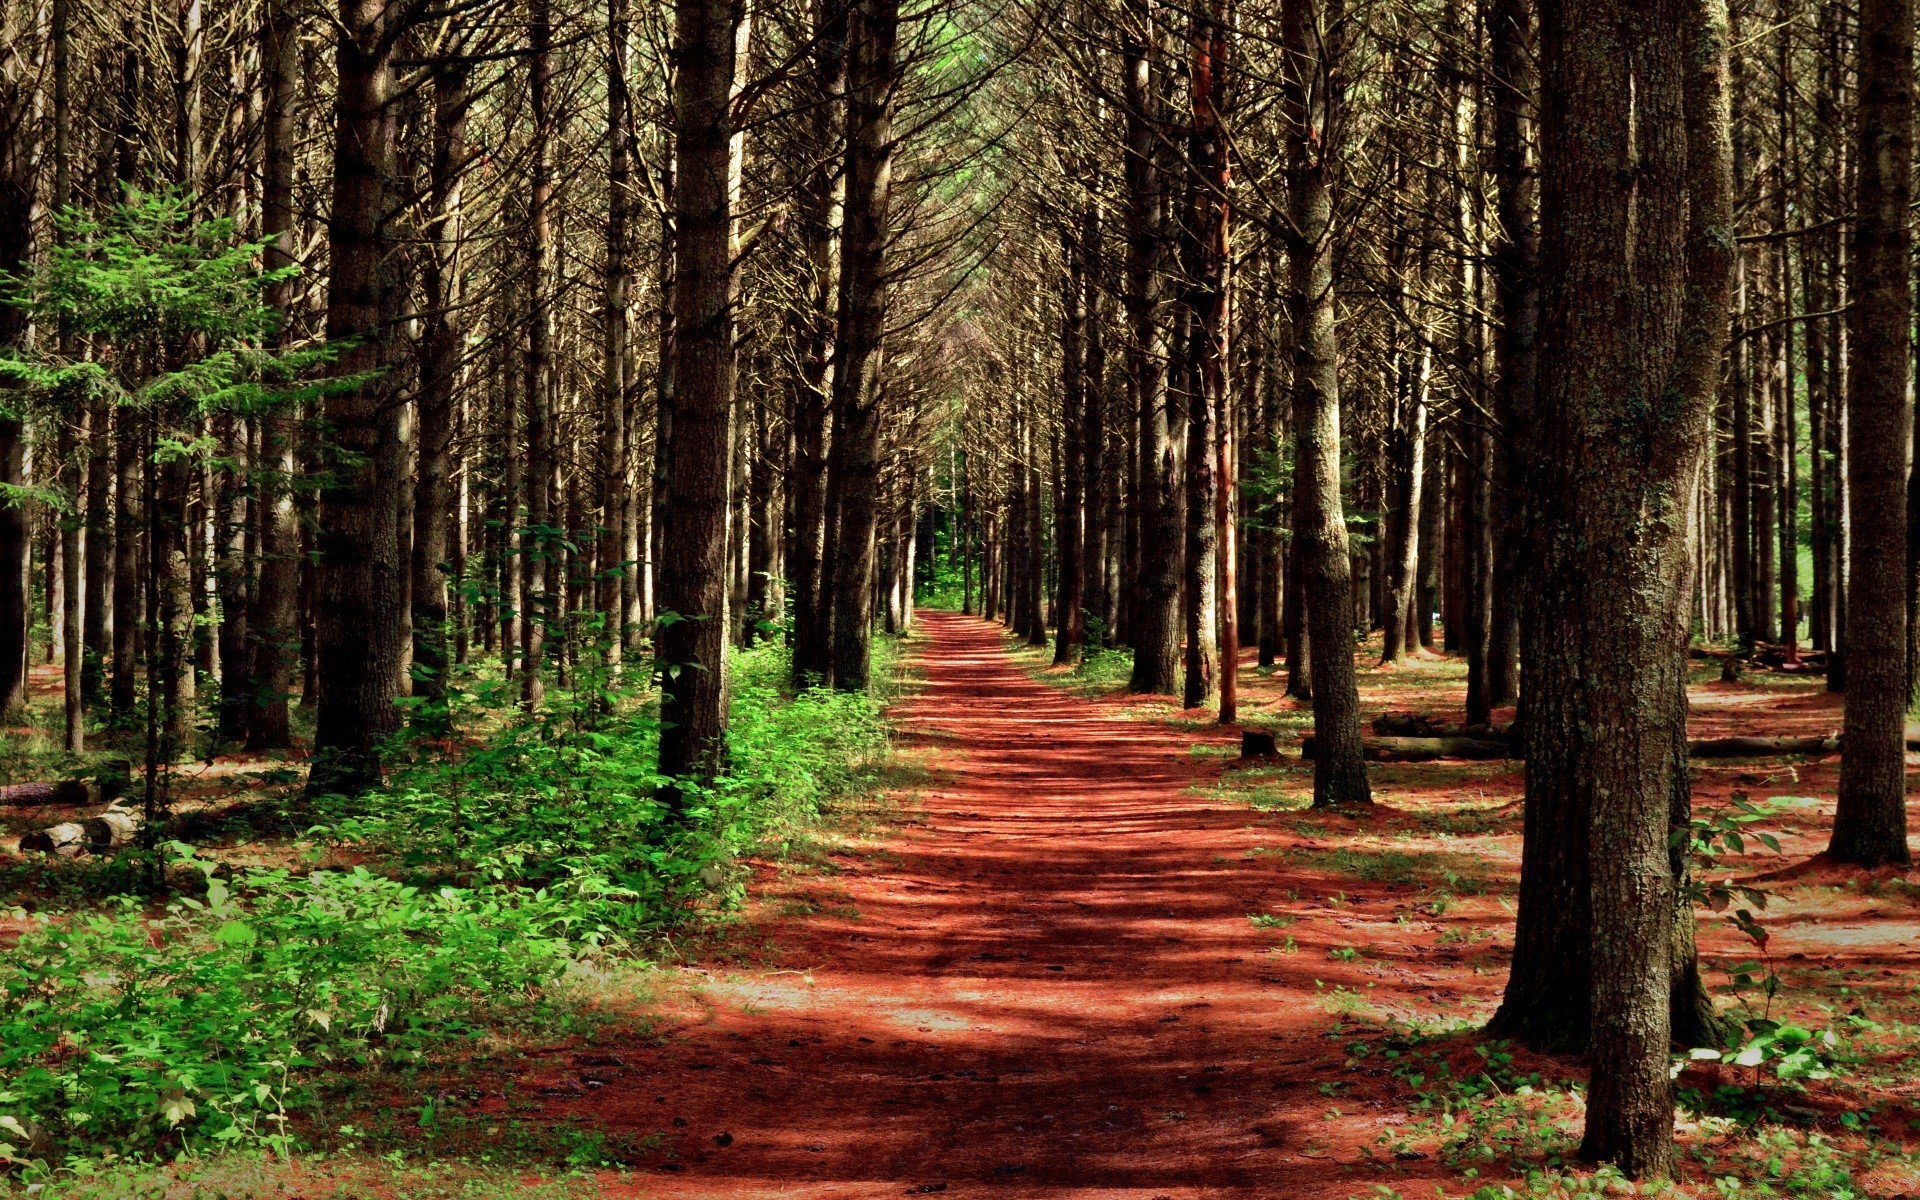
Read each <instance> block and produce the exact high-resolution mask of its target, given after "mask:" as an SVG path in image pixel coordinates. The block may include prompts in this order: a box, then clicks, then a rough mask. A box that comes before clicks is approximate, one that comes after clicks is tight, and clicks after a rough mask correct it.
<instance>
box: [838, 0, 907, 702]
mask: <svg viewBox="0 0 1920 1200" xmlns="http://www.w3.org/2000/svg"><path fill="white" fill-rule="evenodd" d="M899 23H900V5H899V0H856V3H854V4H853V5H852V8H851V20H850V27H849V45H850V50H849V56H848V81H847V101H848V103H847V154H846V176H847V200H846V222H845V233H844V234H843V237H842V252H841V264H840V297H839V313H840V316H839V331H838V341H837V343H836V351H837V358H836V362H835V371H834V377H833V393H832V394H833V447H832V449H831V451H830V452H829V455H828V467H827V486H828V488H829V489H830V490H831V491H832V492H833V493H834V498H833V501H832V503H831V507H832V508H833V510H834V512H835V515H836V520H835V521H834V528H832V529H830V531H829V532H830V534H831V536H832V537H833V541H834V546H833V552H832V559H833V567H832V569H833V585H832V586H833V617H832V619H833V653H832V660H831V666H832V677H833V685H834V686H835V687H837V688H839V689H840V690H842V691H865V690H866V687H867V676H868V671H869V669H870V666H871V648H872V637H873V586H874V533H875V522H876V519H877V516H878V510H879V499H880V489H879V453H880V404H881V400H882V397H883V394H884V389H883V387H882V385H881V377H882V372H883V370H884V356H885V346H884V344H883V341H882V334H883V331H884V330H885V329H886V322H887V315H888V312H889V305H888V292H889V288H888V282H889V281H888V278H887V263H886V250H887V243H888V241H889V221H890V212H891V203H892V193H891V186H892V175H893V154H894V144H893V100H894V93H895V90H896V88H897V86H898V78H897V76H898V71H899V64H898V62H897V60H896V57H895V50H896V45H895V44H896V42H897V40H898V35H899Z"/></svg>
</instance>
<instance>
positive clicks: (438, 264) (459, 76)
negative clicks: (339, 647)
mask: <svg viewBox="0 0 1920 1200" xmlns="http://www.w3.org/2000/svg"><path fill="white" fill-rule="evenodd" d="M467 74H468V70H467V67H466V65H465V64H464V63H463V62H461V61H459V60H458V59H457V58H455V59H450V60H448V61H447V62H445V63H442V64H440V65H438V66H436V67H435V68H434V72H433V152H432V154H433V157H432V165H431V168H430V170H429V177H428V206H429V208H428V224H427V238H426V245H425V247H424V248H423V253H422V259H423V264H422V265H423V267H424V269H423V271H422V272H421V274H422V281H421V283H422V289H423V291H424V293H425V297H426V309H427V311H426V313H425V316H424V321H423V325H424V328H423V329H422V331H421V335H420V384H419V389H418V391H417V392H416V398H415V401H414V404H415V407H416V409H417V411H418V413H419V428H418V442H417V446H418V451H417V453H418V456H419V468H418V470H417V472H416V473H415V475H414V481H413V546H412V551H413V553H412V562H411V564H410V566H411V569H412V572H413V581H412V587H411V588H410V592H411V599H412V602H413V681H412V682H413V688H412V690H413V694H414V696H415V697H416V698H418V699H420V700H422V701H424V702H425V707H424V708H422V709H421V710H420V713H421V716H422V719H423V720H425V721H426V722H427V723H428V724H429V726H432V727H437V726H439V725H440V724H442V723H443V721H444V706H445V704H446V700H447V669H448V667H449V665H450V664H449V656H448V653H447V642H448V637H447V634H448V629H447V559H448V558H449V556H450V554H451V547H450V544H449V537H448V535H449V526H450V525H451V524H452V521H453V426H454V407H455V406H454V393H455V389H456V387H457V385H458V379H457V375H458V373H459V371H460V361H461V358H462V356H463V354H464V353H465V343H466V331H465V327H464V325H463V323H462V322H461V321H460V320H459V318H458V316H457V313H456V309H457V307H458V305H459V303H460V299H461V297H460V282H459V281H460V266H461V264H460V249H461V242H462V240H463V233H464V231H463V230H462V227H461V211H460V209H461V184H462V181H463V179H464V178H465V175H466V167H467V110H468V107H469V104H470V96H469V93H468V90H467ZM513 452H514V448H509V449H508V453H513Z"/></svg>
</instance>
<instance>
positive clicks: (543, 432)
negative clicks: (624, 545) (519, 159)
mask: <svg viewBox="0 0 1920 1200" xmlns="http://www.w3.org/2000/svg"><path fill="white" fill-rule="evenodd" d="M528 41H529V48H530V55H529V58H528V63H527V71H528V82H527V94H528V108H529V110H530V113H529V117H530V120H531V123H532V124H531V131H530V136H531V138H532V141H533V145H532V147H531V148H530V149H529V151H528V159H529V161H528V173H529V176H530V178H529V179H528V193H527V198H528V204H529V206H530V207H529V211H528V214H527V362H526V373H527V378H526V402H527V408H526V414H527V415H526V429H525V433H526V447H527V476H526V491H527V524H526V527H525V528H524V529H523V530H522V531H521V534H520V599H521V607H522V609H523V611H524V615H523V616H522V618H521V623H520V655H521V661H520V703H521V704H522V705H523V706H525V707H526V708H528V709H532V708H534V707H536V706H538V705H539V703H540V700H541V697H542V696H543V695H544V694H545V691H546V681H545V678H544V676H543V675H542V671H543V669H544V668H545V666H546V662H545V659H546V644H547V635H548V633H549V631H550V630H551V629H552V627H553V616H554V613H553V607H554V605H555V604H556V603H557V598H556V597H554V596H553V595H551V594H550V591H551V589H550V588H549V587H548V575H549V574H550V570H549V567H550V565H551V561H552V560H553V557H554V556H555V555H557V554H559V553H560V552H561V549H560V545H559V540H558V539H556V538H554V537H553V536H552V535H551V534H550V533H549V529H548V527H549V524H550V523H551V521H552V512H551V505H552V502H553V491H554V454H553V311H552V306H551V304H550V303H549V292H548V276H549V275H551V274H552V272H553V166H552V162H551V155H552V144H553V114H552V112H551V111H550V106H549V99H550V97H549V92H550V91H551V85H552V78H553V60H552V42H553V20H552V17H551V15H550V13H549V11H548V4H547V0H533V11H532V18H531V21H530V28H529V30H528Z"/></svg>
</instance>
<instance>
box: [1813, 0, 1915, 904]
mask: <svg viewBox="0 0 1920 1200" xmlns="http://www.w3.org/2000/svg"><path fill="white" fill-rule="evenodd" d="M1913 22H1914V12H1913V2H1912V0H1862V2H1861V4H1860V42H1859V79H1860V103H1859V111H1858V113H1857V114H1856V117H1855V127H1854V128H1855V138H1856V142H1855V146H1856V154H1857V156H1858V166H1857V170H1858V172H1859V174H1858V178H1857V180H1856V192H1855V212H1856V213H1857V214H1858V215H1857V217H1856V219H1855V222H1854V228H1853V269H1854V287H1853V307H1852V310H1851V311H1850V312H1849V314H1848V329H1849V334H1850V341H1851V350H1852V353H1853V361H1852V363H1851V365H1850V376H1851V387H1850V388H1849V391H1848V396H1847V425H1848V428H1847V471H1846V485H1847V500H1848V506H1849V509H1850V513H1849V515H1850V517H1851V525H1852V534H1851V541H1852V544H1851V546H1850V548H1849V560H1848V571H1847V589H1848V590H1847V632H1846V639H1847V640H1846V658H1847V704H1846V720H1845V734H1844V736H1845V744H1846V751H1845V753H1844V755H1843V757H1842V758H1841V762H1840V791H1839V807H1838V809H1837V810H1836V811H1835V813H1834V820H1833V837H1832V840H1831V841H1829V842H1828V844H1827V853H1828V854H1829V855H1830V856H1832V857H1833V858H1834V859H1836V860H1838V861H1840V862H1848V863H1858V864H1861V865H1863V866H1879V865H1882V864H1894V865H1900V866H1904V865H1906V864H1907V863H1908V862H1909V861H1911V859H1910V856H1909V853H1908V850H1907V806H1906V800H1907V780H1906V754H1905V747H1904V745H1903V744H1902V741H1901V737H1902V731H1903V729H1904V726H1905V720H1906V709H1907V611H1906V605H1907V593H1906V580H1905V578H1904V575H1905V564H1906V543H1907V526H1906V522H1907V499H1906V486H1907V478H1906V476H1907V466H1908V464H1907V454H1908V447H1909V446H1910V445H1911V441H1912V425H1911V422H1912V419H1913V416H1912V406H1911V403H1910V401H1909V393H1910V391H1911V369H1912V364H1911V362H1910V355H1911V351H1912V329H1911V325H1910V322H1911V320H1912V296H1911V282H1910V279H1909V275H1910V264H1909V260H1910V256H1911V254H1912V251H1913V232H1912V229H1911V227H1910V225H1909V224H1908V221H1909V220H1910V216H1909V212H1908V208H1909V204H1910V202H1911V199H1912V193H1913V185H1912V178H1911V170H1912V162H1913V118H1914V98H1913V87H1914V74H1913V37H1914V31H1913Z"/></svg>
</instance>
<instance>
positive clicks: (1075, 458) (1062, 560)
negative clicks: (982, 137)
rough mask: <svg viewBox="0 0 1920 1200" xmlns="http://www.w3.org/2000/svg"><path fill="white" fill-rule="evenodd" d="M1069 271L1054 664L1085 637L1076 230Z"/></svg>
mask: <svg viewBox="0 0 1920 1200" xmlns="http://www.w3.org/2000/svg"><path fill="white" fill-rule="evenodd" d="M1061 241H1062V243H1063V246H1062V248H1063V249H1064V250H1065V252H1066V260H1067V274H1066V278H1065V279H1064V280H1062V283H1061V289H1060V310H1061V317H1060V374H1061V381H1060V382H1061V388H1060V394H1061V401H1062V403H1061V411H1060V427H1061V429H1062V431H1063V436H1062V438H1061V442H1062V453H1061V463H1062V471H1061V474H1062V479H1061V489H1060V497H1061V505H1060V508H1059V509H1058V511H1056V512H1055V513H1054V514H1053V523H1054V543H1055V553H1056V556H1057V565H1058V567H1059V587H1058V591H1057V596H1058V608H1059V612H1060V617H1059V624H1058V632H1057V634H1056V636H1055V638H1054V644H1053V661H1054V663H1055V664H1066V663H1072V662H1075V661H1077V660H1078V658H1079V656H1080V647H1081V646H1082V645H1084V644H1085V642H1086V610H1085V607H1084V606H1085V604H1086V586H1087V580H1086V564H1085V561H1084V555H1085V553H1086V549H1085V543H1084V541H1083V538H1084V534H1085V528H1086V510H1087V498H1086V473H1085V472H1086V444H1085V442H1084V441H1082V439H1081V438H1079V437H1077V436H1075V432H1076V431H1078V430H1080V429H1082V428H1083V427H1084V425H1085V422H1086V402H1087V395H1086V392H1087V374H1086V369H1087V308H1086V273H1087V265H1088V264H1087V250H1086V247H1085V246H1084V245H1083V244H1082V243H1081V241H1080V239H1079V237H1078V236H1077V233H1076V232H1069V233H1067V234H1066V235H1065V236H1064V237H1063V238H1062V239H1061Z"/></svg>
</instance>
